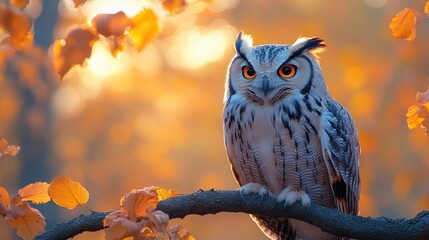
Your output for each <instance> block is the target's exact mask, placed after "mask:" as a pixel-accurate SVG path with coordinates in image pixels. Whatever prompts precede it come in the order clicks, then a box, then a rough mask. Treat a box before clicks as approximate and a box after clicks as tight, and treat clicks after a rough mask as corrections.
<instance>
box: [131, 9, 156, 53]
mask: <svg viewBox="0 0 429 240" xmlns="http://www.w3.org/2000/svg"><path fill="white" fill-rule="evenodd" d="M131 23H132V24H131V28H130V30H129V37H130V39H131V40H132V41H133V43H134V47H135V49H136V50H137V51H141V50H142V49H143V48H144V47H145V46H146V45H147V44H148V43H149V42H151V41H153V40H154V39H155V38H156V36H158V34H159V31H160V29H159V23H158V17H157V16H156V14H155V13H154V12H153V11H152V10H151V9H148V8H147V9H143V10H142V11H141V12H140V13H138V14H137V15H135V16H134V17H133V18H132V19H131Z"/></svg>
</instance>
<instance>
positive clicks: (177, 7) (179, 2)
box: [162, 0, 186, 13]
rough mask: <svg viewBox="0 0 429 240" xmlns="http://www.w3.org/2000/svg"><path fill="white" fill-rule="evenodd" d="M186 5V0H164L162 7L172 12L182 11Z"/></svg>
mask: <svg viewBox="0 0 429 240" xmlns="http://www.w3.org/2000/svg"><path fill="white" fill-rule="evenodd" d="M185 6H186V1H185V0H162V7H163V8H164V9H165V10H167V11H168V12H170V13H177V12H180V11H181V10H183V9H184V8H185Z"/></svg>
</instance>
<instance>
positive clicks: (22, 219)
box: [6, 203, 46, 239]
mask: <svg viewBox="0 0 429 240" xmlns="http://www.w3.org/2000/svg"><path fill="white" fill-rule="evenodd" d="M17 207H18V208H20V209H21V211H22V212H23V213H24V214H23V215H21V216H17V217H16V218H13V219H7V220H6V223H7V224H9V225H10V226H12V227H13V228H16V230H17V234H18V236H20V237H21V238H23V239H34V238H35V237H36V236H37V235H39V234H40V233H42V232H43V231H45V225H46V223H45V218H44V217H43V216H42V214H41V213H40V212H39V210H37V209H35V208H32V207H30V205H28V204H27V203H24V204H21V205H19V206H17Z"/></svg>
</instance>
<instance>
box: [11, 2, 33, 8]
mask: <svg viewBox="0 0 429 240" xmlns="http://www.w3.org/2000/svg"><path fill="white" fill-rule="evenodd" d="M29 2H30V1H29V0H10V4H12V5H14V6H15V7H17V8H25V7H26V6H27V5H28V3H29Z"/></svg>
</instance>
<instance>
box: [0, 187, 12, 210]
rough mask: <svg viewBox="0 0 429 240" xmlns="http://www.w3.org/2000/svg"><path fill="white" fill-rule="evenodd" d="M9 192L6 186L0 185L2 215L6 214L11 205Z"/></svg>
mask: <svg viewBox="0 0 429 240" xmlns="http://www.w3.org/2000/svg"><path fill="white" fill-rule="evenodd" d="M9 202H10V199H9V193H8V192H7V191H6V189H5V188H2V187H0V215H1V216H4V215H6V213H7V212H8V209H9V207H10V203H9Z"/></svg>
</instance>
